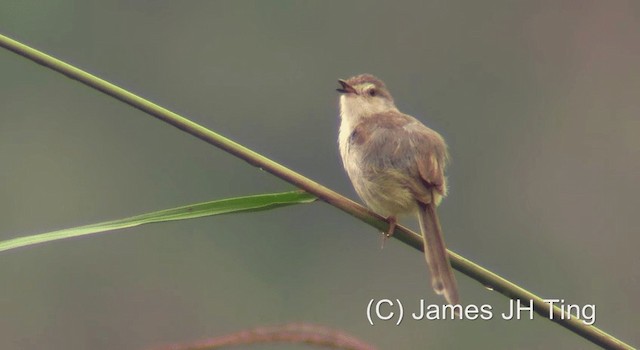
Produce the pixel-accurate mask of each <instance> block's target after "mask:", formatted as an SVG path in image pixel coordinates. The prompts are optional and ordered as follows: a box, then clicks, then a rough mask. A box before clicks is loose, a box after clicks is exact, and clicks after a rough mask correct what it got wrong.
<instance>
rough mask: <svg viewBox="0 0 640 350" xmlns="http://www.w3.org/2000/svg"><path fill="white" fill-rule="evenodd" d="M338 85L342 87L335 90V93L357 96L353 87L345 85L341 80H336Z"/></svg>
mask: <svg viewBox="0 0 640 350" xmlns="http://www.w3.org/2000/svg"><path fill="white" fill-rule="evenodd" d="M338 83H340V85H342V87H340V88H337V89H336V91H338V92H339V93H341V94H356V95H357V94H358V92H357V91H356V89H354V88H353V86H351V85H349V83H347V82H346V81H344V80H342V79H338Z"/></svg>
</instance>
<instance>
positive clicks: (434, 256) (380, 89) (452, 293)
mask: <svg viewBox="0 0 640 350" xmlns="http://www.w3.org/2000/svg"><path fill="white" fill-rule="evenodd" d="M339 83H340V84H341V87H340V88H339V89H337V90H338V91H339V92H340V93H341V96H340V116H341V124H340V133H339V138H338V143H339V146H340V154H341V156H342V161H343V164H344V167H345V170H346V171H347V174H348V175H349V178H350V179H351V182H352V183H353V186H354V188H355V190H356V192H357V193H358V195H359V196H360V198H362V200H363V201H364V202H365V203H366V204H367V206H369V207H370V208H371V209H372V210H374V211H376V212H377V213H379V214H381V215H385V216H387V217H389V222H390V223H391V226H392V228H393V225H394V224H395V221H396V217H397V216H399V215H405V214H412V213H417V215H418V219H419V222H420V229H421V231H422V237H423V239H424V246H425V258H426V260H427V263H428V265H429V269H430V271H431V284H432V287H433V289H434V290H435V291H436V293H438V294H443V295H444V296H445V298H446V299H447V301H448V302H449V303H451V304H458V303H459V297H458V290H457V284H456V280H455V276H454V275H453V270H452V268H451V264H450V263H449V258H448V255H447V251H446V246H445V243H444V239H443V237H442V230H441V228H440V223H439V221H438V216H437V213H436V207H437V206H438V204H440V201H441V200H442V198H443V197H445V196H446V195H447V184H446V177H445V175H444V171H445V168H446V166H447V162H448V158H449V156H448V152H447V146H446V144H445V142H444V139H443V138H442V136H440V134H438V133H437V132H436V131H434V130H432V129H429V128H428V127H426V126H425V125H424V124H422V123H421V122H420V121H418V120H417V119H416V118H414V117H412V116H409V115H406V114H403V113H401V112H400V111H399V110H398V109H397V108H396V106H395V103H394V101H393V97H392V96H391V94H390V93H389V90H388V89H387V88H386V86H385V84H384V83H383V82H382V81H381V80H380V79H378V78H376V77H374V76H373V75H370V74H362V75H358V76H355V77H352V78H349V79H347V80H339ZM391 233H392V232H391Z"/></svg>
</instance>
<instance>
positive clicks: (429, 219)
mask: <svg viewBox="0 0 640 350" xmlns="http://www.w3.org/2000/svg"><path fill="white" fill-rule="evenodd" d="M419 207H420V209H419V214H418V219H419V221H420V230H421V231H422V240H423V242H424V254H425V257H426V259H427V264H428V265H429V270H430V271H431V285H432V286H433V290H434V291H435V292H436V293H437V294H443V295H444V297H445V299H447V302H448V303H449V304H453V305H456V304H459V302H460V299H459V297H458V284H457V283H456V278H455V276H454V275H453V269H452V268H451V264H450V263H449V255H448V254H447V247H446V246H445V244H444V238H443V237H442V229H441V228H440V221H439V220H438V214H437V213H436V206H435V204H434V203H427V204H424V203H420V204H419Z"/></svg>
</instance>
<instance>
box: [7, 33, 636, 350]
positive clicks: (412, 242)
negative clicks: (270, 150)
mask: <svg viewBox="0 0 640 350" xmlns="http://www.w3.org/2000/svg"><path fill="white" fill-rule="evenodd" d="M0 46H2V47H4V48H6V49H7V50H10V51H13V52H15V53H16V54H18V55H20V56H23V57H25V58H27V59H29V60H32V61H34V62H36V63H38V64H40V65H43V66H45V67H48V68H51V69H53V70H55V71H57V72H59V73H62V74H64V75H66V76H67V77H69V78H71V79H74V80H77V81H79V82H81V83H83V84H85V85H87V86H89V87H92V88H94V89H96V90H99V91H101V92H104V93H105V94H107V95H109V96H111V97H113V98H115V99H117V100H120V101H122V102H124V103H126V104H129V105H131V106H132V107H135V108H137V109H139V110H141V111H143V112H146V113H148V114H150V115H152V116H153V117H155V118H158V119H160V120H162V121H164V122H166V123H169V124H171V125H173V126H175V127H176V128H178V129H180V130H182V131H184V132H186V133H188V134H190V135H193V136H195V137H197V138H199V139H201V140H203V141H205V142H207V143H209V144H211V145H213V146H216V147H218V148H221V149H222V150H224V151H226V152H228V153H231V154H232V155H234V156H236V157H238V158H240V159H243V160H244V161H246V162H248V163H249V164H251V165H254V166H256V167H259V168H261V169H263V170H265V171H267V172H269V173H271V174H273V175H274V176H277V177H279V178H281V179H283V180H285V181H287V182H289V183H291V184H293V185H295V186H297V187H299V188H301V189H303V190H305V191H307V192H309V193H311V194H313V195H315V196H317V197H318V198H320V199H322V200H323V201H325V202H327V203H329V204H331V205H333V206H334V207H336V208H338V209H341V210H342V211H344V212H346V213H348V214H350V215H352V216H354V217H356V218H358V219H360V220H362V221H364V222H365V223H367V224H369V225H371V226H373V227H375V228H376V229H378V231H382V232H386V231H387V229H388V227H389V226H388V223H387V221H386V220H385V218H383V217H382V216H380V215H378V214H376V213H374V212H372V211H370V210H368V209H367V208H365V207H363V206H361V205H359V204H358V203H356V202H354V201H352V200H350V199H348V198H346V197H344V196H342V195H340V194H339V193H337V192H335V191H333V190H331V189H329V188H327V187H325V186H322V185H320V184H319V183H317V182H315V181H313V180H311V179H308V178H306V177H304V176H302V175H300V174H298V173H296V172H294V171H293V170H290V169H288V168H286V167H284V166H283V165H280V164H278V163H276V162H274V161H272V160H271V159H269V158H266V157H264V156H262V155H260V154H258V153H256V152H254V151H252V150H250V149H248V148H246V147H244V146H242V145H240V144H238V143H236V142H234V141H232V140H230V139H228V138H226V137H224V136H221V135H219V134H217V133H215V132H213V131H211V130H209V129H207V128H205V127H203V126H201V125H199V124H196V123H194V122H192V121H190V120H188V119H186V118H184V117H182V116H180V115H178V114H176V113H174V112H171V111H169V110H167V109H165V108H162V107H160V106H158V105H156V104H154V103H152V102H150V101H148V100H145V99H143V98H142V97H140V96H137V95H135V94H133V93H131V92H129V91H127V90H124V89H122V88H120V87H118V86H116V85H114V84H111V83H109V82H107V81H106V80H103V79H100V78H98V77H96V76H94V75H91V74H89V73H87V72H85V71H83V70H81V69H79V68H76V67H74V66H72V65H70V64H67V63H65V62H62V61H60V60H58V59H56V58H54V57H51V56H49V55H47V54H45V53H43V52H40V51H38V50H35V49H33V48H31V47H29V46H27V45H24V44H22V43H20V42H18V41H15V40H12V39H10V38H8V37H6V36H3V35H1V34H0ZM393 237H394V238H396V239H398V240H400V241H401V242H403V243H405V244H407V245H409V246H411V247H414V248H416V249H418V250H420V251H424V247H423V246H422V238H421V237H420V236H419V235H418V234H416V233H414V232H413V231H411V230H409V229H407V228H405V227H403V226H400V225H398V226H397V227H396V229H395V232H394V235H393ZM449 257H450V259H451V265H452V266H453V268H454V269H456V270H458V271H460V272H462V273H464V274H465V275H467V276H469V277H471V278H473V279H474V280H476V281H478V282H480V283H481V284H482V285H483V286H485V287H487V288H491V289H493V290H495V291H497V292H499V293H501V294H503V295H504V296H506V297H508V298H511V299H520V300H533V304H534V310H535V311H536V312H537V313H538V314H540V315H542V316H544V317H545V318H548V319H552V320H553V322H556V323H558V324H559V325H561V326H563V327H565V328H567V329H569V330H570V331H572V332H574V333H576V334H578V335H580V336H581V337H583V338H585V339H587V340H589V341H591V342H592V343H594V344H597V345H599V346H601V347H603V348H606V349H633V348H632V347H631V346H630V345H628V344H626V343H624V342H622V341H621V340H618V339H616V338H615V337H613V336H612V335H610V334H607V333H606V332H604V331H602V330H600V329H599V328H598V327H595V326H593V325H587V324H585V323H584V322H582V321H581V320H580V319H578V318H575V317H571V318H570V319H563V318H562V317H561V315H562V313H561V312H562V311H561V310H560V308H559V307H557V306H554V307H553V309H552V310H550V308H549V304H548V303H546V302H544V300H543V299H542V298H540V297H539V296H536V295H535V294H533V293H531V292H529V291H527V290H525V289H524V288H521V287H519V286H518V285H516V284H514V283H512V282H509V281H508V280H506V279H504V278H502V277H500V276H498V275H497V274H495V273H493V272H491V271H489V270H487V269H485V268H483V267H481V266H480V265H478V264H475V263H473V262H471V261H470V260H467V259H465V258H464V257H462V256H460V255H458V254H456V253H454V252H452V251H449ZM550 312H551V313H552V315H553V317H552V315H551V314H550Z"/></svg>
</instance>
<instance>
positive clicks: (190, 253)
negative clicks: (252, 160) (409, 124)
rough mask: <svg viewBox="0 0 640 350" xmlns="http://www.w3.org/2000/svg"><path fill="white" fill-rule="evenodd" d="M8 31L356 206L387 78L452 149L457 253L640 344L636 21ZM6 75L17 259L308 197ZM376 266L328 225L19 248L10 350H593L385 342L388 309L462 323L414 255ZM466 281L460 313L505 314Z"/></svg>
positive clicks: (456, 332)
mask: <svg viewBox="0 0 640 350" xmlns="http://www.w3.org/2000/svg"><path fill="white" fill-rule="evenodd" d="M0 32H2V33H3V34H5V35H9V36H11V37H13V38H15V39H17V40H20V41H23V42H25V43H27V44H29V45H32V46H34V47H35V48H38V49H40V50H43V51H44V52H46V53H49V54H51V55H53V56H55V57H58V58H60V59H63V60H65V61H67V62H69V63H71V64H75V65H77V66H78V67H80V68H83V69H86V70H88V71H89V72H91V73H94V74H96V75H98V76H99V77H102V78H104V79H107V80H109V81H111V82H114V83H116V84H119V85H120V86H122V87H124V88H126V89H130V90H131V91H132V92H134V93H138V94H140V95H142V96H143V97H146V98H149V99H150V100H152V101H154V102H157V103H159V104H160V105H162V106H164V107H167V108H169V109H171V110H173V111H176V112H178V113H181V114H183V115H185V116H186V117H188V118H190V119H192V120H194V121H196V122H198V123H201V124H203V125H205V126H207V127H209V128H211V129H213V130H215V131H217V132H220V133H221V134H223V135H225V136H228V137H230V138H232V139H234V140H236V141H238V142H240V143H242V144H244V145H246V146H248V147H250V148H253V149H255V150H256V151H258V152H261V153H263V154H265V155H267V156H269V157H271V158H272V159H274V160H276V161H279V162H282V163H283V164H285V165H287V166H289V167H291V168H292V169H294V170H296V171H299V172H301V173H302V174H305V175H307V176H309V177H311V178H312V179H314V180H317V181H319V182H321V183H322V184H325V185H327V186H329V187H331V188H333V189H335V190H337V191H339V192H341V193H344V194H346V195H348V196H350V197H352V198H356V196H355V193H354V191H353V190H352V188H351V185H350V183H349V181H348V179H347V177H346V175H345V174H344V172H343V170H342V166H341V163H340V159H339V156H338V151H337V143H336V139H337V128H338V123H339V120H338V115H337V96H336V95H337V94H336V92H335V91H334V89H335V88H336V87H337V83H336V79H338V78H345V77H348V76H351V75H354V74H358V73H363V72H369V73H373V74H376V75H377V76H379V77H380V78H382V79H383V80H384V81H385V82H386V83H387V85H388V86H389V88H390V89H391V92H392V93H393V94H394V96H395V98H396V102H397V104H398V106H399V108H400V109H401V110H402V111H404V112H405V113H409V114H412V115H415V116H416V117H418V118H420V119H421V120H422V121H424V122H425V123H426V124H427V125H429V126H430V127H432V128H434V129H436V130H438V131H439V132H441V133H442V134H443V136H444V137H445V138H446V140H447V141H448V143H449V146H450V150H451V154H452V158H453V164H452V166H451V167H450V171H449V179H450V189H451V192H450V193H451V194H450V196H449V197H448V198H447V199H446V200H445V201H444V202H443V205H442V206H441V209H440V215H441V220H442V225H443V229H444V232H445V236H446V239H447V243H448V245H449V247H450V248H451V249H452V250H454V251H456V252H458V253H460V254H462V255H464V256H465V257H467V258H469V259H472V260H473V261H475V262H477V263H479V264H481V265H483V266H485V267H487V268H489V269H491V270H493V271H495V272H497V273H499V274H501V275H502V276H504V277H506V278H508V279H511V280H512V281H514V282H516V283H519V284H520V285H522V286H523V287H525V288H528V289H530V290H531V291H532V292H534V293H538V294H539V295H540V296H542V297H546V298H561V299H565V300H567V302H569V303H574V304H581V305H582V304H595V305H596V310H597V322H596V325H597V326H599V327H602V328H603V329H604V330H606V331H609V332H611V333H612V334H613V335H615V336H619V337H620V338H621V339H623V340H625V341H628V342H630V343H631V344H634V345H638V344H640V333H638V325H639V324H640V315H639V313H640V306H639V303H638V295H640V259H639V258H638V254H637V251H636V250H637V247H638V246H639V244H640V234H639V231H640V229H638V227H639V221H638V211H639V208H640V183H639V180H640V102H639V101H640V98H639V96H640V63H639V62H640V3H639V2H637V1H608V2H604V1H597V0H585V1H518V2H516V1H500V0H492V1H484V2H476V1H427V2H424V1H408V2H402V3H401V2H371V1H357V2H351V1H350V2H343V1H322V2H320V1H316V2H311V1H278V2H275V1H272V2H266V1H191V2H184V1H134V2H132V1H109V2H107V1H50V2H42V1H30V0H22V1H7V0H5V1H3V2H2V3H0ZM0 75H1V77H2V78H1V79H0V239H3V240H4V239H9V238H13V237H17V236H22V235H27V234H34V233H39V232H44V231H48V230H54V229H60V228H67V227H73V226H78V225H83V224H89V223H95V222H100V221H105V220H109V219H116V218H121V217H126V216H130V215H134V214H140V213H144V212H148V211H153V210H158V209H163V208H169V207H175V206H179V205H185V204H189V203H195V202H201V201H206V200H212V199H218V198H226V197H233V196H240V195H248V194H255V193H265V192H277V191H284V190H289V189H291V186H290V185H289V184H286V183H284V182H282V181H280V180H278V179H275V178H273V177H272V176H270V175H269V174H267V173H265V172H262V171H259V170H258V169H256V168H253V167H251V166H249V165H248V164H246V163H245V162H243V161H240V160H238V159H236V158H234V157H232V156H230V155H228V154H225V153H223V152H222V151H220V150H217V149H215V148H213V147H211V146H209V145H207V144H205V143H203V142H201V141H199V140H196V139H195V138H193V137H190V136H188V135H186V134H184V133H182V132H179V131H178V130H176V129H174V128H172V127H170V126H168V125H166V124H164V123H161V122H159V121H157V120H155V119H153V118H151V117H149V116H148V115H145V114H144V113H142V112H140V111H138V110H135V109H133V108H131V107H129V106H127V105H124V104H122V103H120V102H118V101H116V100H114V99H112V98H109V97H106V96H105V95H103V94H101V93H98V92H96V91H94V90H92V89H89V88H87V87H85V86H83V85H81V84H79V83H77V82H75V81H71V80H69V79H67V78H65V77H63V76H61V75H59V74H57V73H54V72H52V71H50V70H48V69H45V68H43V67H40V66H38V65H36V64H34V63H32V62H30V61H27V60H25V59H23V58H21V57H19V56H17V55H15V54H13V53H11V52H8V51H5V50H0ZM405 223H407V224H409V225H413V226H414V227H415V223H414V222H413V221H412V220H405ZM379 244H380V240H379V236H378V234H377V233H376V232H375V231H374V230H372V229H371V228H370V227H368V226H366V225H365V224H363V223H361V222H359V221H356V220H354V219H352V218H351V217H349V216H348V215H346V214H344V213H342V212H340V211H338V210H337V209H334V208H332V207H330V206H329V205H326V204H324V203H315V204H311V205H306V206H296V207H289V208H284V209H279V210H277V211H271V212H264V213H256V214H242V215H230V216H223V217H214V218H205V219H199V220H193V221H187V222H179V223H168V224H157V225H150V226H146V227H141V228H136V229H132V230H127V231H124V232H119V233H115V234H107V235H99V236H93V237H88V238H82V239H74V240H67V241H61V242H55V243H50V244H45V245H40V246H35V247H30V248H26V249H20V250H15V251H9V252H5V253H2V254H0V276H1V277H0V278H1V279H2V282H1V284H0V310H1V311H0V348H2V349H140V348H148V347H149V346H153V345H158V344H164V343H168V342H187V341H192V340H196V339H201V338H207V337H212V336H215V335H221V334H225V333H228V332H232V331H236V330H240V329H244V328H250V327H254V326H260V325H271V324H281V323H287V322H293V321H306V322H313V323H321V324H324V325H327V326H331V327H334V328H339V329H342V330H344V331H347V332H349V333H352V334H353V335H355V336H358V337H360V338H362V339H363V340H365V341H368V342H370V343H373V344H375V345H377V346H379V348H380V349H390V348H398V349H419V348H429V349H460V348H468V347H475V348H482V349H513V348H518V349H543V348H563V349H582V348H595V347H594V346H593V345H590V343H587V342H586V341H584V340H582V339H581V338H579V337H578V336H575V335H573V334H572V333H570V332H568V331H566V330H565V329H563V328H561V327H559V326H557V325H555V324H553V323H552V322H549V321H548V320H545V319H542V318H541V317H536V319H534V320H526V321H519V322H507V321H503V320H500V319H499V318H498V317H496V318H495V319H494V320H492V321H464V322H462V321H411V320H405V321H404V322H403V323H402V324H401V326H399V327H397V326H394V325H392V324H391V323H389V324H382V323H378V324H377V325H376V326H373V327H372V326H370V325H368V323H367V320H366V317H365V307H366V305H367V303H368V302H369V300H370V299H371V298H392V299H396V298H398V299H400V300H401V301H403V302H405V303H406V304H413V303H417V301H418V300H419V299H421V298H425V299H426V302H427V303H441V302H443V300H442V299H441V298H440V297H438V296H436V295H434V293H433V292H432V291H431V288H430V287H429V283H428V274H427V268H426V266H425V264H424V260H423V257H422V256H421V255H420V254H419V253H418V252H417V251H415V250H413V249H410V248H408V247H406V246H405V245H403V244H400V243H398V242H397V241H394V240H391V241H390V242H389V243H387V245H386V247H385V249H384V250H382V251H380V247H379ZM458 280H459V284H460V292H461V296H462V299H463V302H465V303H473V304H478V305H481V304H491V305H492V306H493V309H494V313H495V314H498V313H499V312H503V311H506V310H507V299H506V298H504V297H502V296H500V295H498V294H497V293H494V292H491V291H488V290H487V289H485V288H484V287H483V286H481V285H479V284H478V283H477V282H475V281H472V280H470V279H469V278H467V277H466V276H464V275H461V274H458ZM256 348H260V347H256ZM263 348H266V347H263ZM273 348H283V347H273ZM289 348H292V349H293V348H294V347H289Z"/></svg>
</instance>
